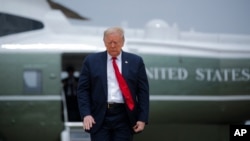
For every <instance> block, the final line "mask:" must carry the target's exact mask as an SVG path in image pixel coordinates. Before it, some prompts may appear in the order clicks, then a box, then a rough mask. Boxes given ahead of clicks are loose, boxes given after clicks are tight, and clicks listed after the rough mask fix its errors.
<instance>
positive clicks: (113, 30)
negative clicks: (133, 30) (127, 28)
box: [103, 26, 124, 39]
mask: <svg viewBox="0 0 250 141" xmlns="http://www.w3.org/2000/svg"><path fill="white" fill-rule="evenodd" d="M113 33H118V34H120V35H121V37H122V38H123V39H124V30H123V29H122V28H121V27H118V26H117V27H110V28H108V29H106V30H105V31H104V33H103V38H104V37H105V36H106V35H108V34H113Z"/></svg>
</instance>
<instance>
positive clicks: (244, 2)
mask: <svg viewBox="0 0 250 141" xmlns="http://www.w3.org/2000/svg"><path fill="white" fill-rule="evenodd" d="M54 1H55V2H57V3H60V4H62V5H64V6H66V7H68V8H70V9H72V10H74V11H76V12H77V13H79V14H80V15H81V16H83V17H86V18H88V19H89V20H88V21H85V22H83V23H82V22H81V23H79V24H86V25H96V26H97V25H98V26H112V25H125V26H128V27H131V28H142V27H144V26H145V24H146V23H147V22H148V21H150V20H152V19H162V20H164V21H166V22H167V23H168V24H170V25H173V24H178V26H179V28H180V29H181V30H182V31H189V30H195V31H199V32H206V33H231V34H250V27H249V25H250V18H249V14H250V1H249V0H240V1H235V0H185V1H183V0H136V1H132V0H129V1H116V0H109V1H98V2H96V1H87V2H86V1H80V0H54ZM76 23H77V22H76Z"/></svg>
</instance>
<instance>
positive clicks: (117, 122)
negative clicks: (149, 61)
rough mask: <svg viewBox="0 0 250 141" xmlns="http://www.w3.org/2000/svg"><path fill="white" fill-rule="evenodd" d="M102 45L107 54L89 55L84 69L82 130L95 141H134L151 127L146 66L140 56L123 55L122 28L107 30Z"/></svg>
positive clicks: (80, 100) (80, 93)
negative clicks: (123, 88) (146, 128)
mask: <svg viewBox="0 0 250 141" xmlns="http://www.w3.org/2000/svg"><path fill="white" fill-rule="evenodd" d="M103 41H104V44H105V46H106V51H104V52H99V53H94V54H91V55H88V56H87V57H86V58H85V60H84V62H83V66H82V69H81V74H80V79H79V83H78V90H77V97H78V105H79V110H80V114H81V118H82V119H83V128H84V129H85V131H87V132H90V135H91V140H92V141H132V139H133V134H134V133H139V132H141V131H143V130H144V127H145V125H146V124H147V123H148V116H149V85H148V79H147V75H146V71H145V66H144V62H143V60H142V58H141V57H140V56H138V55H135V54H132V53H128V52H124V51H122V47H123V45H124V41H125V38H124V31H123V29H122V28H119V27H111V28H108V29H107V30H105V31H104V37H103ZM113 57H115V59H113ZM112 61H113V62H112ZM114 62H115V63H116V64H117V66H118V68H119V71H120V72H121V73H122V76H123V78H124V79H125V81H126V84H127V86H128V88H129V89H128V91H130V95H131V96H132V101H133V102H134V103H133V108H132V109H131V108H130V107H129V106H128V105H127V104H126V103H127V98H126V97H127V96H125V95H124V93H125V92H123V91H122V90H121V89H120V87H121V86H119V85H120V83H119V82H118V80H117V76H116V74H115V69H114V68H113V65H114V64H113V63H114ZM122 85H123V84H122ZM122 87H124V86H122Z"/></svg>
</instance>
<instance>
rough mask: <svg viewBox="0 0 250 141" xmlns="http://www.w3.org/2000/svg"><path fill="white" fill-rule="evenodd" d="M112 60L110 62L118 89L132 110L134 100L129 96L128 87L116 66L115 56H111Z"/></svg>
mask: <svg viewBox="0 0 250 141" xmlns="http://www.w3.org/2000/svg"><path fill="white" fill-rule="evenodd" d="M112 60H113V62H112V63H113V67H114V70H115V76H116V79H117V81H118V84H119V87H120V90H121V92H122V95H123V97H124V99H125V102H126V104H127V106H128V108H129V109H130V110H131V111H132V110H133V109H134V100H133V98H132V96H131V93H130V90H129V88H128V85H127V83H126V81H125V79H124V78H123V76H122V75H121V73H120V72H119V69H118V66H117V64H116V61H115V60H116V57H112Z"/></svg>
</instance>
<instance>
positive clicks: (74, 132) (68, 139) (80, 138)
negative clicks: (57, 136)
mask: <svg viewBox="0 0 250 141" xmlns="http://www.w3.org/2000/svg"><path fill="white" fill-rule="evenodd" d="M61 141H90V134H89V133H87V132H84V130H83V128H82V122H65V130H64V131H63V132H62V133H61Z"/></svg>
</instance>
